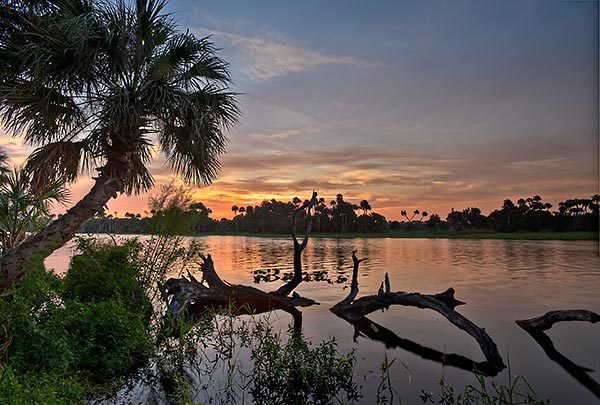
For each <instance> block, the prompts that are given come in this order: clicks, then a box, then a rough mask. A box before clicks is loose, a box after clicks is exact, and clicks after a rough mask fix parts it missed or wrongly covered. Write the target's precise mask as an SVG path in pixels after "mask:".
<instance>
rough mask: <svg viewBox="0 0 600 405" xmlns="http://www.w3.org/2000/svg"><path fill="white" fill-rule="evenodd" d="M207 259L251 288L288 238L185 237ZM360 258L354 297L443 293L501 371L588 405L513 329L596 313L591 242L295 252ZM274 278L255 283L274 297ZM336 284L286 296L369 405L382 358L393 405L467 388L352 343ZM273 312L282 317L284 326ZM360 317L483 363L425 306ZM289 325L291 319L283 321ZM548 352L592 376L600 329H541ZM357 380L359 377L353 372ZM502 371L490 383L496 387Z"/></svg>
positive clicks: (325, 258) (468, 341) (310, 260)
mask: <svg viewBox="0 0 600 405" xmlns="http://www.w3.org/2000/svg"><path fill="white" fill-rule="evenodd" d="M194 239H195V240H196V241H197V242H198V243H199V244H200V246H201V248H202V250H203V251H205V252H208V253H211V254H212V256H213V259H214V261H215V267H216V269H217V271H218V272H219V273H220V275H221V277H222V278H223V279H225V280H227V281H229V282H231V283H244V284H251V285H256V284H254V273H255V272H256V271H257V270H263V271H267V272H269V271H270V272H274V271H275V270H276V269H278V270H279V271H280V272H285V271H291V270H292V248H291V242H290V241H289V240H288V239H286V238H253V237H229V236H208V237H200V238H194ZM355 249H356V250H358V253H357V255H358V256H359V257H368V258H369V260H368V261H366V262H364V263H362V264H361V272H360V277H359V285H360V293H359V296H361V295H368V294H375V293H376V292H377V289H378V288H379V284H380V283H381V281H382V280H383V277H384V274H385V272H388V273H389V274H390V280H391V285H392V290H403V291H419V292H423V293H436V292H440V291H443V290H445V289H446V288H448V287H454V288H455V289H456V297H457V298H458V299H460V300H462V301H466V302H467V305H464V306H460V307H458V308H457V310H458V311H459V312H461V313H462V314H463V315H465V316H466V317H468V318H469V319H471V320H472V321H473V322H475V323H476V324H477V325H478V326H480V327H485V329H486V331H487V332H488V334H489V335H490V336H491V337H492V339H494V340H495V342H496V343H497V345H498V348H499V350H500V353H501V354H502V356H503V357H504V360H505V363H507V364H508V363H510V367H511V373H512V374H519V375H523V376H525V377H526V378H527V380H528V382H529V383H530V384H531V385H532V387H533V388H534V389H535V391H536V392H537V393H538V394H539V395H540V397H542V398H550V399H551V400H552V403H557V404H587V403H590V404H595V403H599V402H600V401H599V400H598V399H597V398H596V397H595V396H594V395H593V394H592V393H591V392H589V391H587V390H586V389H585V388H584V387H583V386H582V385H581V384H580V383H579V382H578V381H576V380H575V379H574V378H573V377H571V376H570V375H569V374H568V373H567V372H566V371H565V370H564V369H563V368H562V367H561V366H560V365H558V364H557V363H555V362H554V361H552V360H550V359H549V358H548V357H547V356H546V354H545V353H544V351H543V350H542V348H541V347H540V346H539V345H538V344H537V343H536V342H535V341H534V340H533V338H532V337H530V336H529V335H528V334H527V333H525V332H524V331H523V330H521V328H519V327H518V326H517V325H516V324H515V322H514V321H515V320H516V319H523V318H529V317H533V316H538V315H541V314H543V313H545V312H547V311H550V310H554V309H589V310H592V311H595V312H600V299H599V298H598V293H599V292H600V256H599V255H598V245H597V243H596V242H580V241H577V242H562V241H500V240H498V241H496V240H472V241H471V240H443V239H312V240H311V241H310V242H309V245H308V247H307V249H306V251H305V254H304V268H305V270H307V271H325V272H327V276H328V278H329V279H331V280H336V279H337V278H338V276H339V275H342V276H343V275H346V276H349V275H350V274H351V269H352V259H351V251H352V250H355ZM70 255H71V248H70V247H64V248H62V249H61V250H59V251H57V252H55V254H53V255H52V256H51V257H49V258H48V259H47V265H48V266H49V267H52V268H54V269H56V270H57V271H64V269H66V267H67V263H68V258H69V256H70ZM278 285H280V282H278V281H276V282H272V283H264V282H261V283H260V284H258V287H259V288H264V289H266V290H273V289H275V288H276V287H277V286H278ZM344 285H346V283H342V284H337V283H327V282H322V281H321V282H309V283H302V284H301V285H300V287H299V288H298V289H297V291H298V292H299V293H300V294H301V295H303V296H306V297H310V298H313V299H315V300H317V301H318V302H320V304H321V305H319V306H313V307H309V308H304V309H303V310H302V312H303V315H304V316H303V330H304V333H305V335H306V336H307V337H308V338H311V339H312V340H313V341H319V340H321V339H325V338H330V337H335V338H336V340H337V341H338V342H339V345H340V347H342V348H343V349H350V348H356V349H357V352H358V357H359V362H358V369H357V375H359V376H362V375H366V380H364V381H361V384H362V385H363V391H364V394H365V397H364V398H363V401H364V402H365V403H372V402H373V396H374V395H375V392H376V389H377V385H378V383H379V366H380V364H381V361H382V360H383V358H384V354H385V353H387V356H388V359H392V358H397V359H398V360H397V361H396V362H395V363H394V365H393V368H392V378H393V383H394V385H395V388H396V390H397V391H398V392H399V393H400V395H401V397H402V400H403V403H409V404H411V403H419V402H420V401H419V399H418V395H419V393H420V391H421V389H422V388H423V389H426V390H428V391H434V392H439V389H438V386H437V382H438V381H439V379H440V378H441V377H445V378H446V379H447V380H448V381H449V382H450V383H451V384H452V385H453V386H455V387H457V388H458V387H464V386H465V385H467V384H473V383H475V380H474V377H473V375H472V373H471V372H468V371H463V370H460V369H457V368H453V367H451V366H445V367H444V366H442V365H441V364H439V363H436V362H433V361H430V360H424V359H422V358H420V357H419V356H417V355H415V354H412V353H410V352H407V351H404V350H402V349H387V350H386V348H385V345H384V344H383V343H381V342H376V341H371V340H369V339H368V338H365V337H358V339H357V341H356V342H354V341H353V339H352V335H353V327H352V326H351V325H350V324H348V323H347V322H345V321H344V320H342V319H340V318H337V317H336V316H335V315H333V314H332V313H330V312H329V308H330V307H331V306H332V305H334V304H335V303H336V302H337V301H339V300H340V299H342V298H343V297H345V295H346V294H347V290H345V289H344V288H343V287H344ZM286 316H287V315H286V314H281V316H280V318H282V321H281V322H287V318H286ZM369 318H370V319H371V320H372V321H374V322H377V323H379V324H381V325H383V326H385V327H386V328H388V329H391V330H392V331H394V332H395V333H396V334H397V335H398V336H399V337H401V338H405V339H410V340H412V341H414V342H416V343H419V344H420V345H423V346H428V347H431V348H434V349H437V350H439V351H442V352H448V353H458V354H462V355H464V356H466V357H469V358H473V359H474V360H477V361H482V360H484V357H483V355H482V354H481V352H480V350H479V346H478V345H477V343H476V342H475V340H473V339H472V338H471V337H470V336H469V335H467V334H466V333H464V332H462V331H461V330H459V329H457V328H456V327H454V326H453V325H451V324H450V323H449V322H448V321H447V320H446V319H445V318H443V317H442V316H441V315H439V314H437V313H436V312H433V311H431V310H419V309H416V308H405V307H399V306H395V307H392V308H391V309H390V310H389V311H386V312H385V313H374V314H371V315H370V316H369ZM290 322H291V319H290ZM548 335H549V336H550V337H551V338H552V339H553V342H554V345H555V347H556V349H557V350H558V351H559V352H561V353H562V354H563V355H565V356H566V357H568V358H570V359H571V360H572V361H574V362H575V363H576V364H578V365H581V366H586V367H588V368H590V369H593V370H594V371H593V372H592V373H590V375H591V376H592V377H593V378H594V379H595V380H596V381H598V380H600V377H599V376H600V374H599V370H600V343H599V342H600V326H598V325H597V324H596V325H592V324H588V323H581V322H570V323H562V324H557V325H555V326H554V327H553V328H552V329H551V330H550V331H549V333H548ZM361 378H362V377H361ZM507 378H508V377H507V371H504V372H503V373H501V374H500V375H499V376H497V377H496V379H497V380H498V381H500V382H503V383H506V381H507Z"/></svg>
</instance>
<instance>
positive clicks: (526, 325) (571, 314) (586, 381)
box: [515, 309, 600, 398]
mask: <svg viewBox="0 0 600 405" xmlns="http://www.w3.org/2000/svg"><path fill="white" fill-rule="evenodd" d="M568 321H582V322H590V323H596V322H599V321H600V315H598V314H597V313H595V312H592V311H588V310H585V309H575V310H558V311H550V312H547V313H545V314H544V315H542V316H538V317H536V318H531V319H521V320H518V321H515V322H516V323H517V325H519V326H520V327H521V328H523V329H524V330H525V331H526V332H527V333H529V335H530V336H531V337H532V338H533V339H534V340H535V341H536V342H537V343H538V344H539V345H540V346H541V347H542V349H543V350H544V353H546V355H547V356H548V358H550V359H551V360H554V361H555V362H556V363H558V364H559V365H560V366H562V368H564V369H565V371H566V372H567V373H569V374H570V375H571V376H572V377H573V378H575V379H576V380H577V381H579V383H581V385H583V386H584V387H586V388H587V389H588V390H590V391H591V392H592V393H594V395H596V397H598V398H600V384H599V383H598V381H596V380H595V379H594V378H593V377H592V376H590V375H589V374H588V373H590V372H593V371H594V370H592V369H590V368H588V367H584V366H580V365H578V364H576V363H574V362H573V361H572V360H571V359H569V358H568V357H566V356H564V355H563V354H561V353H560V352H559V351H558V350H556V348H555V347H554V343H553V342H552V339H550V337H549V336H548V335H547V334H546V333H545V331H547V330H549V329H550V328H552V326H553V325H554V324H555V323H557V322H568Z"/></svg>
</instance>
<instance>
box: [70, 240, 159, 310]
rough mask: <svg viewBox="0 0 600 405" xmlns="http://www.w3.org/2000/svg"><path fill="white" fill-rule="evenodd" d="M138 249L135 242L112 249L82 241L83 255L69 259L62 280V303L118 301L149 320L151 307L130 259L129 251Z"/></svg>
mask: <svg viewBox="0 0 600 405" xmlns="http://www.w3.org/2000/svg"><path fill="white" fill-rule="evenodd" d="M137 248H138V246H137V241H135V240H134V241H131V242H128V243H126V244H124V245H121V246H114V245H107V244H102V243H96V242H94V241H90V240H85V239H81V240H80V243H79V250H80V251H81V252H82V253H81V254H80V255H77V256H74V257H73V258H72V260H71V265H70V267H69V271H68V272H67V275H66V277H65V279H64V293H63V296H64V298H65V300H75V301H79V302H100V301H106V300H118V301H121V302H123V303H125V304H126V305H127V307H128V308H129V309H130V310H131V311H133V312H135V313H139V314H141V315H143V316H144V318H145V319H146V320H149V319H150V316H151V314H152V305H151V303H150V301H149V299H148V298H147V297H146V295H145V292H144V288H143V286H142V285H141V283H140V282H139V280H138V274H139V268H138V265H137V263H136V262H135V261H134V260H132V258H131V252H132V251H133V250H136V249H137Z"/></svg>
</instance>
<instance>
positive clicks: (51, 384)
mask: <svg viewBox="0 0 600 405" xmlns="http://www.w3.org/2000/svg"><path fill="white" fill-rule="evenodd" d="M84 395H85V391H84V388H83V386H82V385H81V384H80V383H79V382H78V381H77V380H76V379H75V378H74V377H68V376H64V375H59V374H47V373H42V374H33V373H26V374H22V373H18V372H15V371H14V370H12V369H11V368H10V367H4V368H3V369H0V404H10V405H31V404H83V403H84Z"/></svg>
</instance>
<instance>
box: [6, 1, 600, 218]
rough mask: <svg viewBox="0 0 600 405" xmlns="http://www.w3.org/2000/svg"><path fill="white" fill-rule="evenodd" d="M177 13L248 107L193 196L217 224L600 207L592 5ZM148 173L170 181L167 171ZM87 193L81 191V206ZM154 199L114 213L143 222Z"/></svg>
mask: <svg viewBox="0 0 600 405" xmlns="http://www.w3.org/2000/svg"><path fill="white" fill-rule="evenodd" d="M170 11H172V12H173V15H174V17H175V18H176V19H177V20H178V21H179V23H180V28H181V29H182V30H185V29H187V28H189V29H190V31H192V32H193V33H195V34H197V35H199V36H205V35H209V34H210V35H212V38H213V40H214V42H215V43H216V45H217V46H218V47H219V48H222V51H221V55H222V56H223V57H224V58H225V59H226V60H227V61H229V62H230V63H231V72H232V76H233V79H234V81H235V84H234V89H235V90H236V91H239V92H241V93H243V95H241V96H240V107H241V110H242V114H243V115H242V117H241V122H240V125H239V126H238V127H237V128H235V129H234V130H233V131H232V132H231V133H230V134H229V139H230V141H231V144H230V147H229V151H228V153H227V154H226V155H225V157H224V158H223V160H222V164H223V170H222V173H221V176H220V178H219V180H218V181H216V182H215V183H214V184H213V185H211V186H209V187H206V188H202V189H198V190H197V192H196V193H195V194H196V197H197V198H198V199H199V200H201V201H202V202H204V203H205V204H206V205H207V206H208V207H210V208H211V209H212V210H213V211H214V214H213V217H216V218H220V217H222V216H226V217H231V216H232V212H231V210H230V207H231V206H232V205H233V204H237V205H243V206H246V205H250V204H252V205H254V204H259V203H260V202H261V201H262V200H263V199H271V198H277V199H282V200H290V199H291V198H292V197H294V196H299V197H300V198H303V199H304V198H308V197H309V196H310V192H311V190H313V189H316V190H318V191H319V194H320V195H321V196H323V197H325V198H326V199H327V200H328V201H329V200H330V199H333V198H335V194H337V193H342V194H343V195H344V198H345V199H346V200H349V201H351V202H355V203H357V202H359V201H360V200H361V199H367V200H368V201H369V202H370V204H371V206H372V207H373V209H374V210H375V211H377V212H380V213H382V214H383V215H385V216H386V217H387V218H388V219H399V218H400V210H401V209H407V210H412V209H415V208H418V209H421V210H426V211H428V212H429V213H439V214H441V215H442V216H445V214H446V213H447V212H448V211H449V210H450V209H451V208H455V209H463V208H465V207H467V206H477V207H480V208H481V209H482V210H483V211H484V213H488V212H489V211H490V210H492V209H494V208H497V207H499V206H500V205H501V204H502V200H503V199H504V198H507V197H509V198H513V199H515V200H516V199H517V198H519V197H528V196H532V195H534V194H539V195H541V196H542V197H543V198H544V200H548V201H550V202H552V203H553V204H557V203H558V201H561V200H564V199H565V198H569V197H589V196H591V195H592V194H594V193H597V192H598V153H599V148H598V76H597V75H598V2H597V1H584V0H579V1H578V0H573V1H567V0H564V1H560V0H541V1H506V0H504V1H493V2H492V1H452V2H450V1H374V2H371V1H349V0H339V1H327V2H324V1H317V0H314V1H296V2H282V1H252V2H248V1H216V0H215V1H195V0H176V1H172V2H171V3H170ZM0 131H2V130H1V129H0ZM0 143H1V144H2V145H3V146H4V147H5V149H6V150H7V152H8V154H9V156H10V157H11V158H12V161H13V163H17V164H18V163H21V162H23V160H24V159H25V157H26V156H27V154H28V153H29V151H30V149H29V148H28V147H26V146H23V145H22V144H21V141H20V139H18V138H14V139H13V138H11V137H10V136H8V135H6V133H5V132H0ZM152 173H153V174H154V176H155V179H156V182H157V184H164V183H167V182H169V181H170V180H171V179H172V175H171V173H170V171H169V169H168V167H167V166H164V159H162V157H159V158H158V159H156V160H155V161H154V163H153V164H152ZM90 186H91V180H90V179H87V178H82V179H81V180H80V181H79V182H78V183H77V184H76V185H75V186H74V187H73V195H72V200H73V202H75V201H76V200H78V199H79V198H80V197H81V196H82V195H83V194H84V193H85V192H86V191H87V190H88V189H89V188H90ZM147 197H148V196H147V195H140V196H136V197H125V196H121V197H119V198H118V199H117V200H114V201H112V202H110V204H109V208H110V209H109V211H110V212H113V211H119V212H120V213H124V212H125V211H131V212H139V213H142V212H143V211H144V210H146V209H147V208H146V202H147ZM58 211H59V212H60V211H64V207H63V208H60V209H59V210H58Z"/></svg>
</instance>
